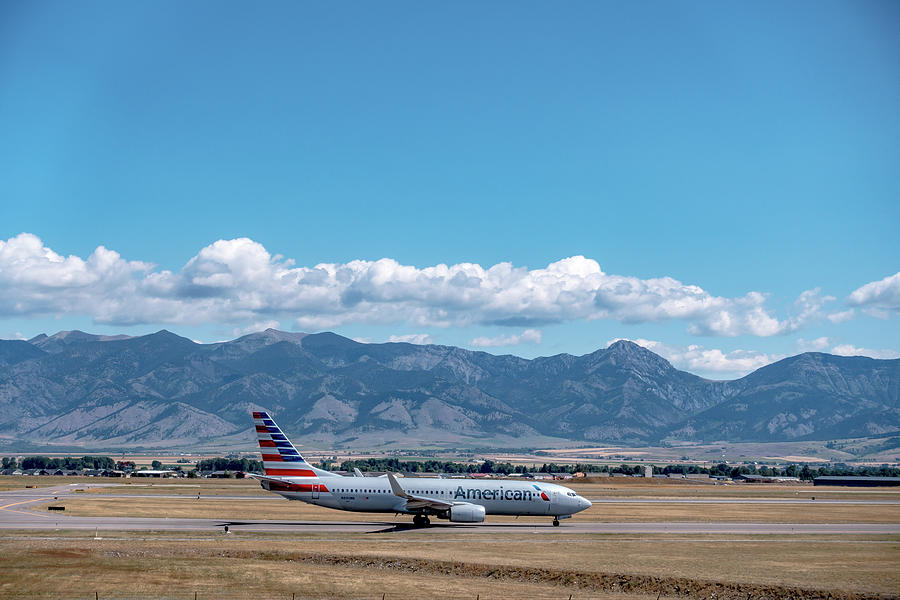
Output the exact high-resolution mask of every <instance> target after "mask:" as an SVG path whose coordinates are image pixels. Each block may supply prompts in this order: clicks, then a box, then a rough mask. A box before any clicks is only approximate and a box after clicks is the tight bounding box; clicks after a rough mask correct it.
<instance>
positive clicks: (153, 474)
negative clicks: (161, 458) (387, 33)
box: [131, 469, 176, 477]
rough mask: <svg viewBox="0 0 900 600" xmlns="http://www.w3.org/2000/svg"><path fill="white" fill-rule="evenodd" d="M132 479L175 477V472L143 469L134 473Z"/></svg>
mask: <svg viewBox="0 0 900 600" xmlns="http://www.w3.org/2000/svg"><path fill="white" fill-rule="evenodd" d="M131 475H132V477H175V476H176V473H175V471H169V470H164V471H157V470H155V469H144V470H143V471H134V472H133V473H132V474H131Z"/></svg>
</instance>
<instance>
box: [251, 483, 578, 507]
mask: <svg viewBox="0 0 900 600" xmlns="http://www.w3.org/2000/svg"><path fill="white" fill-rule="evenodd" d="M283 481H284V482H285V484H288V486H286V487H289V488H290V489H278V488H279V487H281V486H278V485H274V484H270V482H268V481H265V480H264V481H262V482H261V483H262V485H263V487H265V488H266V489H268V490H270V491H272V492H275V493H278V494H281V495H282V496H284V497H285V498H288V499H289V500H300V501H302V502H308V503H310V504H317V505H319V506H326V507H328V508H336V509H339V510H349V511H355V512H373V513H413V512H415V511H411V510H408V509H407V508H406V500H404V499H403V498H401V497H399V496H396V495H395V494H394V493H393V491H392V490H391V485H390V482H389V481H388V479H387V477H296V478H294V477H292V478H284V479H283ZM398 481H399V483H400V486H401V487H402V488H403V490H404V491H405V492H406V493H407V494H409V495H411V496H415V497H419V498H422V497H424V498H431V499H434V500H440V501H443V502H447V503H450V504H452V503H470V504H477V505H479V506H483V507H484V509H485V513H486V514H489V515H522V516H525V515H535V516H553V517H557V516H565V515H572V514H575V513H577V512H580V511H582V510H585V509H586V508H588V507H590V506H591V503H590V502H589V501H588V500H586V499H585V498H582V497H581V496H579V495H578V494H576V493H575V492H574V491H572V490H571V489H569V488H567V487H564V486H561V485H557V484H554V483H544V482H531V481H516V480H496V479H437V478H434V479H432V478H410V477H408V478H401V479H399V480H398Z"/></svg>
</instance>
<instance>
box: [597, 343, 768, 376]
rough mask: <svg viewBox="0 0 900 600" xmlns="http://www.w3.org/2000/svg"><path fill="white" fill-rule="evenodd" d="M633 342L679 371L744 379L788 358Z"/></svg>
mask: <svg viewBox="0 0 900 600" xmlns="http://www.w3.org/2000/svg"><path fill="white" fill-rule="evenodd" d="M621 339H625V338H616V339H613V340H610V341H609V342H608V343H607V346H609V345H610V344H613V343H615V342H617V341H619V340H621ZM629 341H631V342H634V343H635V344H637V345H639V346H643V347H644V348H647V349H648V350H652V351H653V352H655V353H657V354H659V355H660V356H662V357H663V358H665V359H666V360H668V361H669V362H670V363H672V365H673V366H674V367H676V368H678V369H682V370H685V371H691V372H699V373H707V374H710V375H715V374H719V375H736V376H742V375H746V374H747V373H750V372H752V371H755V370H756V369H758V368H760V367H764V366H766V365H768V364H771V363H773V362H775V361H777V360H781V359H782V358H784V356H783V355H780V354H764V353H762V352H757V351H755V350H732V351H730V352H724V351H722V350H720V349H718V348H705V347H703V346H700V345H696V344H691V345H689V346H673V345H668V344H663V343H662V342H658V341H655V340H646V339H642V338H638V339H634V340H629Z"/></svg>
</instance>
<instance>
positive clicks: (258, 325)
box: [231, 319, 281, 336]
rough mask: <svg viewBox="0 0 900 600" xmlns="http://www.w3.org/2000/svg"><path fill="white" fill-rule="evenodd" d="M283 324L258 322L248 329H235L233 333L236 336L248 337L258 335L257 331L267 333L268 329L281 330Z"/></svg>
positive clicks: (248, 326) (272, 321)
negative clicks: (248, 335)
mask: <svg viewBox="0 0 900 600" xmlns="http://www.w3.org/2000/svg"><path fill="white" fill-rule="evenodd" d="M280 328H281V323H280V322H278V321H275V320H274V319H273V320H269V321H256V322H255V323H252V324H250V325H247V326H246V327H235V328H234V329H232V330H231V332H232V333H233V334H234V335H236V336H242V335H247V334H248V333H256V332H257V331H265V330H266V329H280Z"/></svg>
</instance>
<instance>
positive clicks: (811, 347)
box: [797, 337, 831, 352]
mask: <svg viewBox="0 0 900 600" xmlns="http://www.w3.org/2000/svg"><path fill="white" fill-rule="evenodd" d="M830 345H831V339H830V338H827V337H819V338H816V339H814V340H804V339H803V338H799V339H798V340H797V348H799V349H800V351H801V352H822V351H823V350H826V349H827V348H828V346H830Z"/></svg>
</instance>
